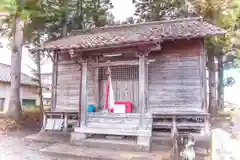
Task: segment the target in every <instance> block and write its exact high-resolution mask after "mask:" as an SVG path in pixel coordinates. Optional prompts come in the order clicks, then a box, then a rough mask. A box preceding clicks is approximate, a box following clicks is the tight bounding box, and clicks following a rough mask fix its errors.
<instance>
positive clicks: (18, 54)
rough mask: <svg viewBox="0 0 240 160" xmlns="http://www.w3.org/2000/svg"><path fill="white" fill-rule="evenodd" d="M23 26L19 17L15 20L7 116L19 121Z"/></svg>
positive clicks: (20, 111)
mask: <svg viewBox="0 0 240 160" xmlns="http://www.w3.org/2000/svg"><path fill="white" fill-rule="evenodd" d="M23 25H24V24H21V20H20V18H19V17H16V19H15V27H14V41H13V48H12V56H11V86H10V99H9V106H8V109H7V113H6V114H7V116H8V117H9V118H11V119H13V120H19V119H20V118H21V115H22V108H21V101H20V81H21V60H22V44H23Z"/></svg>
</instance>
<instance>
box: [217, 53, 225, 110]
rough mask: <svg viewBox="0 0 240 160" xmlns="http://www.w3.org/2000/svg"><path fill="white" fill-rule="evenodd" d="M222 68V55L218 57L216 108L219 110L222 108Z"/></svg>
mask: <svg viewBox="0 0 240 160" xmlns="http://www.w3.org/2000/svg"><path fill="white" fill-rule="evenodd" d="M223 78H224V68H223V54H222V53H221V54H220V55H219V56H218V79H219V83H218V107H219V109H223V108H224V82H223Z"/></svg>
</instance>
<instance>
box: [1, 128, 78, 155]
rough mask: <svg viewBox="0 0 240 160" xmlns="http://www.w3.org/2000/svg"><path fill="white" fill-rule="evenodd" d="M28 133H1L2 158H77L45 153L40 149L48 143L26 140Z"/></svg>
mask: <svg viewBox="0 0 240 160" xmlns="http://www.w3.org/2000/svg"><path fill="white" fill-rule="evenodd" d="M26 135H28V134H27V133H22V132H19V133H11V134H10V135H0V160H76V159H74V158H63V157H56V156H55V157H54V156H47V155H43V154H42V153H40V149H42V148H44V147H46V146H48V144H46V143H36V142H26V141H24V140H23V137H24V136H26Z"/></svg>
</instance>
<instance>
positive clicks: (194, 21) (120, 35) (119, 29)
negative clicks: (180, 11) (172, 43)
mask: <svg viewBox="0 0 240 160" xmlns="http://www.w3.org/2000/svg"><path fill="white" fill-rule="evenodd" d="M221 34H225V30H223V29H221V28H219V27H217V26H214V25H212V24H209V23H207V22H204V21H202V20H201V19H200V18H185V19H177V20H166V21H158V22H148V23H141V24H134V25H119V26H110V27H103V28H95V29H88V30H84V31H81V32H80V33H79V32H78V35H71V36H68V37H65V38H61V39H58V40H56V41H51V42H48V43H47V44H45V45H44V46H43V48H44V49H66V48H79V49H87V48H98V47H103V46H111V45H121V44H126V43H135V42H149V41H164V40H168V39H185V38H198V37H207V36H212V35H221Z"/></svg>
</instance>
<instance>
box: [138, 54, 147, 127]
mask: <svg viewBox="0 0 240 160" xmlns="http://www.w3.org/2000/svg"><path fill="white" fill-rule="evenodd" d="M146 65H147V63H146V58H145V56H140V57H139V112H140V128H143V126H144V116H145V110H146V106H147V94H146V90H147V88H146V75H147V70H146Z"/></svg>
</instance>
